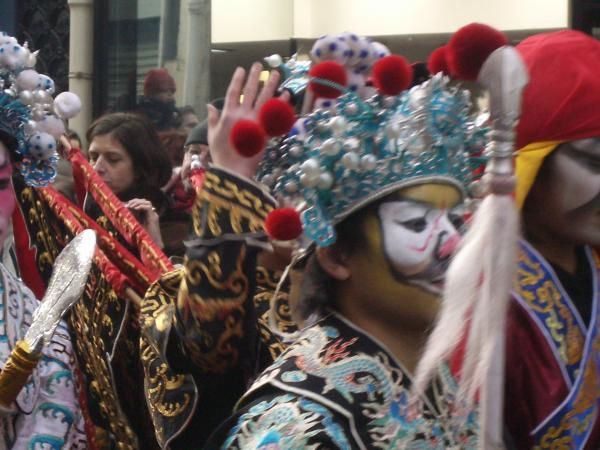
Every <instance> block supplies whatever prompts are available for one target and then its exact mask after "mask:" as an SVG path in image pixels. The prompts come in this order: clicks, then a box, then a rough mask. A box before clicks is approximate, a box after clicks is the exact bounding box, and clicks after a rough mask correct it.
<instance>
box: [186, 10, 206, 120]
mask: <svg viewBox="0 0 600 450" xmlns="http://www.w3.org/2000/svg"><path fill="white" fill-rule="evenodd" d="M187 8H188V12H189V15H188V36H187V45H186V48H187V54H186V58H185V74H184V79H183V104H184V105H191V106H193V107H194V109H195V110H196V112H197V113H198V115H199V116H200V117H205V116H206V104H207V103H208V102H209V101H210V47H211V0H188V2H187Z"/></svg>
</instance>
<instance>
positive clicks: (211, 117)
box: [208, 63, 279, 178]
mask: <svg viewBox="0 0 600 450" xmlns="http://www.w3.org/2000/svg"><path fill="white" fill-rule="evenodd" d="M261 70H262V65H261V64H260V63H254V64H253V65H252V67H251V69H250V71H249V73H248V76H247V77H246V71H245V70H244V69H243V68H241V67H238V68H237V69H236V70H235V72H234V73H233V76H232V78H231V81H230V83H229V87H228V88H227V94H226V95H225V103H224V107H223V111H222V112H221V113H219V111H218V110H217V109H216V108H215V107H214V106H212V105H208V146H209V149H210V154H211V158H212V161H213V163H214V164H215V165H218V166H220V167H222V168H225V169H228V170H230V171H232V172H235V173H237V174H239V175H242V176H245V177H248V178H252V177H254V174H255V173H256V169H257V167H258V164H259V162H260V161H261V159H262V157H263V154H264V150H263V151H262V152H260V153H258V154H257V155H255V156H253V157H251V158H246V157H244V156H241V155H239V154H238V152H237V151H236V150H235V149H234V148H233V147H232V146H231V144H230V142H229V135H230V134H231V128H232V127H233V126H234V125H235V123H236V122H237V121H239V120H241V119H249V120H255V119H256V116H257V114H258V110H259V109H260V107H261V106H262V105H263V104H264V103H265V102H266V101H267V100H269V99H270V98H272V97H273V95H274V94H275V90H276V89H277V85H278V83H279V72H276V71H274V72H271V75H270V76H269V79H268V80H267V82H266V83H265V85H264V87H263V88H262V89H261V90H260V92H259V84H260V82H259V77H260V72H261ZM244 80H246V83H245V84H244ZM242 86H243V89H242ZM242 94H243V98H242V97H241V96H242Z"/></svg>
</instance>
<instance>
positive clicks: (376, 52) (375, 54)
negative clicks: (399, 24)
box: [369, 42, 392, 62]
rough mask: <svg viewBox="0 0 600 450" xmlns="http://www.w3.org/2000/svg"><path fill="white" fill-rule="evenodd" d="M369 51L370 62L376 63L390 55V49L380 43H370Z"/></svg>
mask: <svg viewBox="0 0 600 450" xmlns="http://www.w3.org/2000/svg"><path fill="white" fill-rule="evenodd" d="M369 47H370V51H371V60H372V62H375V61H377V60H378V59H381V58H385V57H386V56H389V55H391V54H392V52H390V49H389V48H387V47H386V46H385V45H383V44H382V43H381V42H371V45H369Z"/></svg>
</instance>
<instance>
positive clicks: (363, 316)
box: [337, 301, 431, 375]
mask: <svg viewBox="0 0 600 450" xmlns="http://www.w3.org/2000/svg"><path fill="white" fill-rule="evenodd" d="M337 309H338V311H339V312H340V313H341V314H342V315H343V316H344V317H346V318H347V319H348V320H350V321H351V322H352V323H354V324H355V325H356V326H358V327H359V328H361V329H362V330H364V331H365V332H367V333H368V334H370V335H371V336H373V337H374V338H376V339H377V340H379V341H380V342H381V343H382V344H384V345H385V346H386V348H387V349H388V350H389V351H390V352H391V353H392V355H393V356H394V357H395V358H396V359H397V360H398V361H400V363H401V364H402V366H403V367H404V368H405V369H406V370H407V371H408V372H409V375H412V374H413V373H414V371H415V369H416V367H417V363H418V362H419V358H420V356H421V354H422V352H423V349H424V348H425V344H426V341H427V337H428V330H429V329H430V326H431V324H430V325H429V326H425V325H424V326H415V324H414V323H411V324H402V323H398V321H397V318H392V317H387V316H386V315H381V314H377V312H373V311H372V310H371V311H369V310H365V309H364V308H361V307H360V306H359V304H358V303H355V302H348V301H344V302H338V305H337Z"/></svg>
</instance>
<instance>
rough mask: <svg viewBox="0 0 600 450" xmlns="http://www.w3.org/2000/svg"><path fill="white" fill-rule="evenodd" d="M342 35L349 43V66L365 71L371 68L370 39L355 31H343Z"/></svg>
mask: <svg viewBox="0 0 600 450" xmlns="http://www.w3.org/2000/svg"><path fill="white" fill-rule="evenodd" d="M341 37H342V38H343V39H344V42H346V44H347V45H348V52H347V56H348V66H350V67H353V68H354V69H355V70H358V71H360V72H364V71H366V70H368V69H369V67H370V63H369V56H370V41H369V40H368V39H367V38H366V37H363V36H358V35H357V34H354V33H348V32H346V33H343V34H342V35H341Z"/></svg>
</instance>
